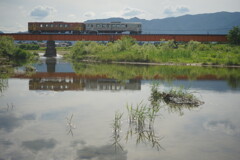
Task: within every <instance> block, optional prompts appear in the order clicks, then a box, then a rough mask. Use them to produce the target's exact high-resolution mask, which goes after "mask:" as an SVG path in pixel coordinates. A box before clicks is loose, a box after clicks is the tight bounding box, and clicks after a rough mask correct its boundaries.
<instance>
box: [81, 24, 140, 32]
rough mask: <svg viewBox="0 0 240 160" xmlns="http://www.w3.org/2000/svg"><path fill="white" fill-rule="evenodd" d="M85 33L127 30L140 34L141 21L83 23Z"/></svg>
mask: <svg viewBox="0 0 240 160" xmlns="http://www.w3.org/2000/svg"><path fill="white" fill-rule="evenodd" d="M85 25H86V32H87V33H95V34H99V33H123V32H129V33H130V34H141V32H142V25H141V23H123V22H111V23H85Z"/></svg>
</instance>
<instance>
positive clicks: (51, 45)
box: [44, 41, 57, 57]
mask: <svg viewBox="0 0 240 160" xmlns="http://www.w3.org/2000/svg"><path fill="white" fill-rule="evenodd" d="M56 55H57V52H56V48H55V41H47V49H46V52H45V54H44V56H45V57H56Z"/></svg>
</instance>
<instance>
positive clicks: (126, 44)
mask: <svg viewBox="0 0 240 160" xmlns="http://www.w3.org/2000/svg"><path fill="white" fill-rule="evenodd" d="M66 57H68V58H70V59H74V60H83V59H85V60H86V59H88V60H94V61H101V62H112V61H118V62H119V61H123V62H125V61H126V62H156V63H166V62H172V63H201V64H211V65H213V64H222V65H240V46H234V45H229V44H202V43H200V42H195V41H190V42H188V43H184V44H176V43H175V42H174V41H173V40H171V41H162V42H161V43H160V44H156V45H154V44H143V45H139V44H138V43H136V41H135V40H134V39H132V38H130V37H123V38H122V39H121V40H117V41H115V42H114V43H112V42H109V43H108V44H106V45H105V44H99V43H96V42H82V41H79V42H77V43H76V44H75V45H74V46H73V47H72V48H71V53H70V54H69V55H66Z"/></svg>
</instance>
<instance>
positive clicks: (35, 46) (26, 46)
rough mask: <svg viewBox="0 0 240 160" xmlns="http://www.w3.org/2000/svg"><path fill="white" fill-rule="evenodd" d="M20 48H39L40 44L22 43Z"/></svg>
mask: <svg viewBox="0 0 240 160" xmlns="http://www.w3.org/2000/svg"><path fill="white" fill-rule="evenodd" d="M19 48H21V49H25V50H38V49H39V48H40V47H39V45H38V44H20V45H19Z"/></svg>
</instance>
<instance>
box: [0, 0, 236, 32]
mask: <svg viewBox="0 0 240 160" xmlns="http://www.w3.org/2000/svg"><path fill="white" fill-rule="evenodd" d="M221 11H227V12H240V1H239V0H0V31H3V32H5V33H12V32H19V31H22V32H23V31H27V23H28V22H49V21H67V22H84V21H86V20H90V19H102V18H110V17H122V18H126V19H129V18H133V17H138V18H141V19H147V20H151V19H162V18H167V17H177V16H181V15H186V14H190V15H195V14H203V13H215V12H221Z"/></svg>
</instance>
